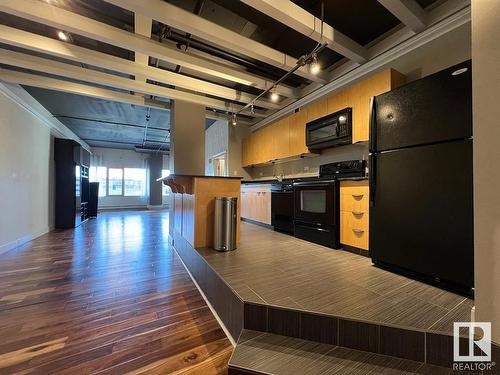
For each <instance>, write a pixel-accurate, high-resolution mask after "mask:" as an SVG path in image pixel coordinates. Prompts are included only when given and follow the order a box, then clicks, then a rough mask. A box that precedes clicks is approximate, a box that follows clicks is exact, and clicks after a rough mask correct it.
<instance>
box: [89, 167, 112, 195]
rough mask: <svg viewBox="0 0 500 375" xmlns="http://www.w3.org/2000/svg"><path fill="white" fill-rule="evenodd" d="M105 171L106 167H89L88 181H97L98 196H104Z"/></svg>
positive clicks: (106, 170)
mask: <svg viewBox="0 0 500 375" xmlns="http://www.w3.org/2000/svg"><path fill="white" fill-rule="evenodd" d="M107 172H108V169H107V168H106V167H90V168H89V182H99V196H100V197H105V196H106V185H107V175H106V174H107Z"/></svg>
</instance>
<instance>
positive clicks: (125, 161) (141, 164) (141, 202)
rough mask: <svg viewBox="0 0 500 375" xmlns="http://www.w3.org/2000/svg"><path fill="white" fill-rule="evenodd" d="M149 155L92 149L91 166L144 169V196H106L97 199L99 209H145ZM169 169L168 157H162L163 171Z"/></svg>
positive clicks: (147, 195) (121, 150)
mask: <svg viewBox="0 0 500 375" xmlns="http://www.w3.org/2000/svg"><path fill="white" fill-rule="evenodd" d="M148 158H149V154H146V153H139V152H135V151H133V150H123V149H114V148H102V147H94V148H92V156H91V159H90V165H91V166H103V167H107V168H145V169H146V170H147V176H146V183H147V186H146V195H145V196H143V197H125V196H106V197H99V208H101V209H111V208H127V207H137V208H139V207H147V206H148V204H149V165H148ZM168 168H169V158H168V156H165V155H164V156H163V169H168Z"/></svg>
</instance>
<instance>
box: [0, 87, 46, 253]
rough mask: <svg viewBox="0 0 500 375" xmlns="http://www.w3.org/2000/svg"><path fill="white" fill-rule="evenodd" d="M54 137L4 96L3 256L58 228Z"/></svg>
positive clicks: (0, 135)
mask: <svg viewBox="0 0 500 375" xmlns="http://www.w3.org/2000/svg"><path fill="white" fill-rule="evenodd" d="M53 143H54V142H53V137H52V136H51V134H50V131H49V129H48V127H46V126H45V124H43V123H42V122H41V121H40V120H39V119H38V118H37V117H35V116H34V115H32V114H31V113H29V112H28V111H27V110H25V109H23V108H21V107H20V106H19V105H17V104H16V103H14V102H13V101H12V100H11V99H10V98H8V97H7V96H5V95H4V94H3V93H1V92H0V211H1V212H2V215H0V253H1V252H4V251H7V250H10V249H11V248H13V247H15V246H16V245H19V244H21V243H23V242H26V241H29V240H30V239H32V238H35V237H38V236H39V235H41V234H44V233H46V232H48V231H49V230H50V229H52V228H53V226H54V157H53Z"/></svg>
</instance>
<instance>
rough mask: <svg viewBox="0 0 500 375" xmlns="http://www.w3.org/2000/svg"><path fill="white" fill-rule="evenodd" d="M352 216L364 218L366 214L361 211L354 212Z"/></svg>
mask: <svg viewBox="0 0 500 375" xmlns="http://www.w3.org/2000/svg"><path fill="white" fill-rule="evenodd" d="M352 214H353V215H354V216H362V215H363V214H364V212H361V211H352Z"/></svg>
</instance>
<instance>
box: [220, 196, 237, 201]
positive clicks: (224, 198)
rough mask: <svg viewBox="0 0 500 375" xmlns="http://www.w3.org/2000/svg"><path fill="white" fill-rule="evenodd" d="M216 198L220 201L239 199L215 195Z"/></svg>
mask: <svg viewBox="0 0 500 375" xmlns="http://www.w3.org/2000/svg"><path fill="white" fill-rule="evenodd" d="M215 199H216V200H219V201H237V200H238V198H237V197H215Z"/></svg>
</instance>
